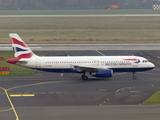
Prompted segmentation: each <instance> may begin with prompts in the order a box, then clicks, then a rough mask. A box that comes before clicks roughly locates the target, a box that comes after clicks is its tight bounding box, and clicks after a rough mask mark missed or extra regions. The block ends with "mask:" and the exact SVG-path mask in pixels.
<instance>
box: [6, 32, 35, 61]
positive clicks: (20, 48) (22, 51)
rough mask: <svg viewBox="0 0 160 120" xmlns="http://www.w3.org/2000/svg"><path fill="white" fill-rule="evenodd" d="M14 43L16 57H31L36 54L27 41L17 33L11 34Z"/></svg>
mask: <svg viewBox="0 0 160 120" xmlns="http://www.w3.org/2000/svg"><path fill="white" fill-rule="evenodd" d="M9 36H10V40H11V43H12V48H13V52H14V56H15V58H16V59H18V60H19V59H21V58H31V57H33V56H36V55H35V54H34V53H33V52H32V50H31V49H30V48H29V47H28V46H27V45H26V44H25V42H24V41H23V40H22V39H21V38H20V37H19V36H18V34H16V33H11V34H9Z"/></svg>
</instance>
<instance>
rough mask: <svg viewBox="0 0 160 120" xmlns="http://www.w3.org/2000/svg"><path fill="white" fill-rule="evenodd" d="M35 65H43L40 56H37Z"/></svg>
mask: <svg viewBox="0 0 160 120" xmlns="http://www.w3.org/2000/svg"><path fill="white" fill-rule="evenodd" d="M35 67H38V68H40V67H41V59H40V58H36V61H35Z"/></svg>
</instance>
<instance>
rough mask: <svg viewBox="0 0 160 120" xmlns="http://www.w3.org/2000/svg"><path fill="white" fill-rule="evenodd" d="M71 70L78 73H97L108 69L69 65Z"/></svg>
mask: <svg viewBox="0 0 160 120" xmlns="http://www.w3.org/2000/svg"><path fill="white" fill-rule="evenodd" d="M71 67H72V68H73V69H76V70H78V71H89V72H90V71H98V70H103V69H108V68H106V67H96V66H83V65H71Z"/></svg>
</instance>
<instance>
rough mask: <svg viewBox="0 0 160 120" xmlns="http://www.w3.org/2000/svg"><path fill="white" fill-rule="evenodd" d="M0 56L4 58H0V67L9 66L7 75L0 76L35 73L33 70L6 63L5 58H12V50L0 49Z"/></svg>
mask: <svg viewBox="0 0 160 120" xmlns="http://www.w3.org/2000/svg"><path fill="white" fill-rule="evenodd" d="M0 57H4V60H0V67H9V68H10V71H8V72H9V74H8V75H3V74H0V76H28V75H33V74H34V73H35V70H32V69H29V68H25V67H21V66H17V65H13V64H9V63H7V62H6V60H7V59H9V58H14V56H13V52H8V51H3V52H2V51H0ZM0 72H3V71H0Z"/></svg>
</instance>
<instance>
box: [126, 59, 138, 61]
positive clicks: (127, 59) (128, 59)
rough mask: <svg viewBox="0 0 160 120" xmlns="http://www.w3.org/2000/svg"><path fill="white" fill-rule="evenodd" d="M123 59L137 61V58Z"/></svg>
mask: <svg viewBox="0 0 160 120" xmlns="http://www.w3.org/2000/svg"><path fill="white" fill-rule="evenodd" d="M123 60H131V61H137V60H138V59H123Z"/></svg>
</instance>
